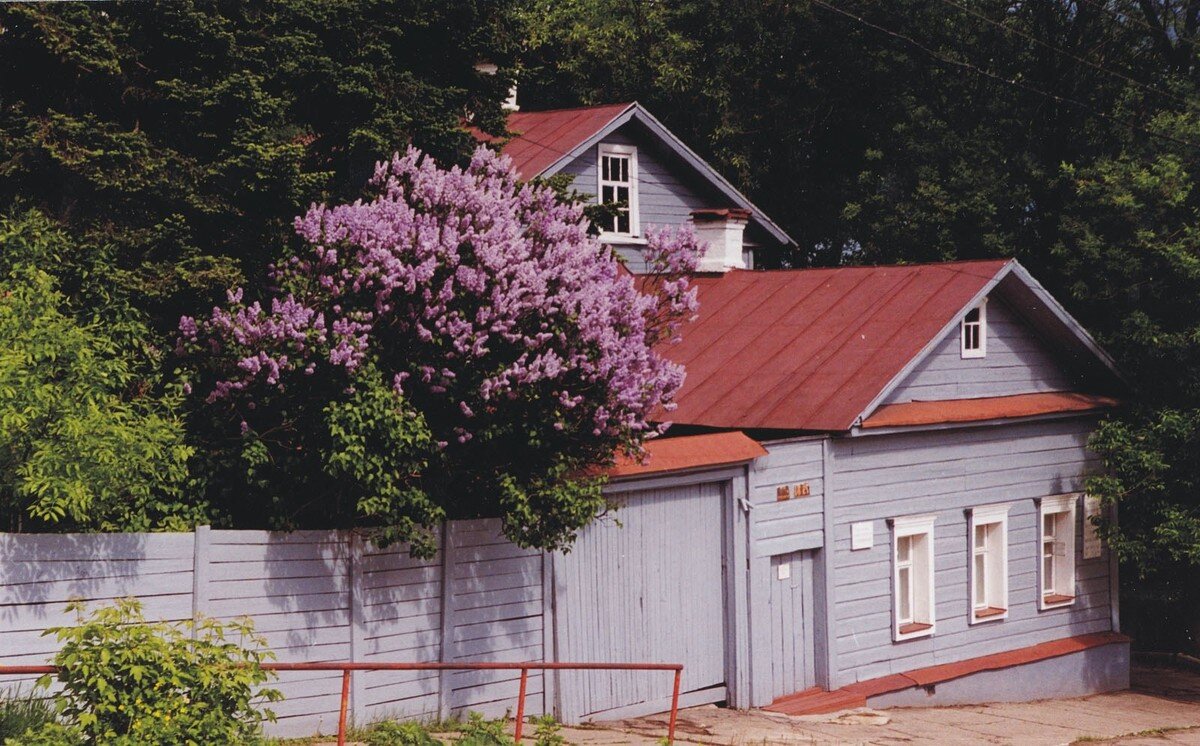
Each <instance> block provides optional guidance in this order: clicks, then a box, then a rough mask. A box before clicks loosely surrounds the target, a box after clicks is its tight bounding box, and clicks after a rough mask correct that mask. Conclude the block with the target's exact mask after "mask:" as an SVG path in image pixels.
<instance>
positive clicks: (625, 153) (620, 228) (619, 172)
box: [596, 143, 640, 236]
mask: <svg viewBox="0 0 1200 746" xmlns="http://www.w3.org/2000/svg"><path fill="white" fill-rule="evenodd" d="M599 152H600V162H599V163H598V164H597V166H598V168H597V171H598V173H599V177H600V182H599V189H598V190H597V192H596V194H597V195H598V201H599V203H600V204H601V205H614V209H615V211H616V212H615V214H614V215H613V216H612V217H609V218H605V219H604V224H603V225H601V226H600V228H601V231H602V233H607V234H612V235H619V236H636V235H639V233H640V226H639V225H638V189H637V148H635V147H633V146H632V145H612V144H608V143H601V145H600V147H599Z"/></svg>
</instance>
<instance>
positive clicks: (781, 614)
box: [770, 552, 816, 697]
mask: <svg viewBox="0 0 1200 746" xmlns="http://www.w3.org/2000/svg"><path fill="white" fill-rule="evenodd" d="M781 568H786V571H785V572H782V573H781V572H780V570H781ZM812 568H813V558H812V552H793V553H791V554H780V555H776V556H774V557H772V558H771V596H770V620H771V696H772V697H782V696H784V695H787V694H793V693H795V692H799V691H802V690H804V689H808V688H809V687H812V686H815V685H816V677H815V675H814V669H813V664H814V655H813V573H812ZM781 574H783V575H787V577H782V578H781V577H780V575H781Z"/></svg>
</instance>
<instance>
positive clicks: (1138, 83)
mask: <svg viewBox="0 0 1200 746" xmlns="http://www.w3.org/2000/svg"><path fill="white" fill-rule="evenodd" d="M942 2H943V3H945V4H946V5H949V6H951V7H954V8H957V9H958V10H961V11H962V12H964V13H970V14H971V15H973V16H975V17H976V18H978V19H980V20H981V21H983V22H985V23H990V24H991V25H993V26H995V27H996V28H999V29H1001V30H1003V31H1005V32H1006V33H1009V34H1016V35H1017V36H1020V37H1023V38H1025V39H1028V40H1029V41H1032V42H1033V43H1034V44H1038V45H1040V46H1043V47H1045V48H1046V49H1049V50H1052V51H1054V52H1057V53H1058V54H1061V55H1063V56H1064V57H1070V58H1071V59H1073V60H1075V61H1076V62H1079V63H1082V64H1084V65H1087V66H1088V67H1091V68H1093V69H1096V70H1099V71H1100V72H1102V73H1106V74H1108V75H1112V76H1114V77H1117V78H1120V79H1121V80H1124V81H1125V82H1127V83H1131V84H1133V85H1135V86H1137V87H1139V88H1142V89H1144V90H1147V91H1150V92H1151V93H1157V94H1159V95H1160V96H1166V97H1167V98H1170V99H1174V100H1175V101H1178V102H1180V103H1182V104H1184V105H1188V104H1189V103H1190V102H1189V101H1188V100H1187V99H1185V98H1183V97H1182V96H1177V95H1175V94H1174V93H1171V92H1170V91H1164V90H1163V89H1161V88H1156V87H1154V86H1152V85H1150V84H1148V83H1143V82H1142V81H1140V80H1137V79H1136V78H1131V77H1129V76H1128V75H1125V74H1124V73H1120V72H1117V71H1116V70H1109V69H1108V68H1107V67H1104V66H1103V65H1101V64H1098V63H1096V62H1092V61H1091V60H1089V59H1087V58H1084V57H1080V56H1078V55H1076V54H1073V53H1071V52H1068V51H1067V50H1065V49H1062V48H1060V47H1056V46H1054V45H1053V44H1051V43H1049V42H1047V41H1043V40H1042V39H1039V38H1038V37H1036V36H1034V35H1033V34H1030V33H1027V32H1025V31H1022V30H1021V29H1016V28H1013V27H1011V26H1009V25H1007V24H1004V23H1000V22H999V21H996V20H994V19H992V18H989V17H988V16H987V15H985V14H983V13H980V12H979V11H977V10H975V9H974V8H968V7H965V6H963V5H959V4H958V3H956V2H954V0H942Z"/></svg>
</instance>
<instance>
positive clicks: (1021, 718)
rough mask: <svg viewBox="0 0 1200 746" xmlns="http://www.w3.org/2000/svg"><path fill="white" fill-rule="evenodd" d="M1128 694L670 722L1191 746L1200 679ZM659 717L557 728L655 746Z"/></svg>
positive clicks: (1140, 680) (800, 737)
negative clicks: (581, 726) (587, 726)
mask: <svg viewBox="0 0 1200 746" xmlns="http://www.w3.org/2000/svg"><path fill="white" fill-rule="evenodd" d="M1132 683H1133V686H1132V688H1131V689H1130V690H1129V691H1125V692H1115V693H1112V694H1096V695H1092V696H1090V697H1081V698H1078V699H1060V700H1044V701H1040V702H1025V703H1019V704H992V705H973V706H959V707H927V708H926V707H922V708H897V709H891V710H878V711H877V710H853V711H850V712H845V713H840V714H834V715H812V716H806V717H788V716H786V715H775V714H772V713H766V712H763V711H761V710H753V711H742V712H739V711H734V710H726V709H722V708H719V707H715V706H709V707H694V708H691V709H688V710H684V711H682V712H681V713H680V720H679V729H678V733H677V741H678V742H679V743H699V744H730V745H732V744H739V745H740V744H746V745H749V744H755V745H756V746H767V745H768V744H833V743H837V744H843V743H850V744H899V743H913V744H917V743H939V744H942V743H972V744H974V743H985V744H986V743H995V744H1000V743H1020V744H1069V743H1073V742H1075V741H1079V740H1081V739H1082V740H1084V741H1087V742H1093V743H1094V742H1104V743H1114V744H1121V745H1122V746H1133V745H1134V744H1137V745H1138V746H1142V745H1148V744H1158V745H1163V744H1185V743H1186V744H1198V745H1200V675H1197V674H1195V673H1190V672H1185V671H1179V670H1176V669H1167V668H1140V667H1139V668H1135V669H1134V673H1133V682H1132ZM666 726H667V719H666V717H665V716H654V717H649V718H639V719H636V720H627V721H621V722H615V723H605V724H603V725H600V726H596V727H592V728H564V729H563V732H562V735H563V736H564V737H565V738H566V739H567V741H568V742H569V743H579V744H596V745H599V744H647V745H649V744H657V743H659V742H660V739H661V738H662V737H663V736H664V735H665V734H666Z"/></svg>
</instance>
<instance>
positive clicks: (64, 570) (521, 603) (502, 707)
mask: <svg viewBox="0 0 1200 746" xmlns="http://www.w3.org/2000/svg"><path fill="white" fill-rule="evenodd" d="M449 536H450V537H451V547H452V549H451V551H450V552H449V554H448V555H447V554H445V553H442V552H439V554H438V556H437V557H435V558H433V559H432V560H414V559H412V558H411V557H409V556H408V554H407V553H406V552H405V551H404V550H403V548H402V547H391V548H388V549H384V550H379V549H375V548H374V547H371V546H369V545H368V546H364V545H363V543H362V542H360V541H358V540H357V539H353V538H351V537H350V536H348V535H347V534H345V533H340V532H333V531H298V532H294V533H291V534H280V533H270V532H265V531H210V530H208V529H205V528H202V529H199V530H198V531H197V532H196V533H195V534H191V533H188V534H116V535H112V534H62V535H27V534H0V659H2V660H3V661H4V662H5V663H12V664H19V663H28V664H41V663H46V662H48V661H49V659H50V658H51V657H52V656H53V654H54V652H55V650H56V649H57V645H56V643H55V641H54V640H53V639H52V638H46V637H42V636H41V632H42V631H43V630H44V629H46V628H47V627H52V626H56V625H60V624H71V623H73V622H74V618H73V617H71V616H70V615H68V614H67V613H66V612H65V609H64V607H65V606H66V602H67V601H68V600H69V599H71V598H83V599H86V600H88V601H89V602H94V603H95V604H97V605H98V604H103V603H105V602H107V601H111V600H112V599H113V598H117V597H121V596H137V597H138V598H139V599H141V600H142V602H143V604H144V606H145V614H146V617H147V618H148V619H152V620H158V619H168V620H180V619H187V618H190V617H191V616H192V615H193V613H202V614H205V615H207V616H212V617H216V618H220V619H232V618H234V617H241V616H250V617H251V618H252V619H253V620H254V622H255V629H256V630H257V631H259V632H260V633H262V634H263V636H264V637H265V638H266V640H267V644H268V646H269V647H270V648H271V649H272V650H273V651H274V652H275V653H276V655H277V656H278V660H279V661H281V662H286V661H305V660H308V661H312V660H341V661H344V660H365V661H437V660H441V659H442V658H443V657H444V659H445V660H450V661H454V660H466V659H473V660H495V661H521V660H540V659H542V657H543V642H542V641H543V633H544V630H543V599H542V582H543V578H542V554H541V553H540V552H537V551H530V550H524V549H520V548H518V547H516V546H514V545H513V544H511V543H509V542H508V541H507V540H505V539H503V538H502V537H501V536H500V533H499V522H498V521H494V520H492V521H461V522H455V523H453V524H451V528H450V529H449ZM444 568H450V572H449V573H444ZM446 575H448V576H449V579H448V581H446V580H444V578H445V577H446ZM517 677H518V674H517V673H508V672H483V673H451V674H439V673H436V672H366V673H362V672H360V673H356V674H355V675H354V678H353V686H354V688H353V697H352V707H353V712H354V715H355V718H356V720H357V721H358V722H360V723H363V722H370V721H372V720H378V719H382V718H384V717H423V718H436V717H438V716H439V715H447V714H459V713H461V712H462V711H464V710H466V709H471V710H475V711H478V712H482V713H484V714H487V715H489V716H499V715H503V714H504V712H505V711H506V710H509V709H511V708H512V707H513V706H514V704H515V702H516V697H517V690H518V681H517ZM33 678H35V677H24V678H23V679H22V678H15V679H10V680H8V681H5V682H0V686H3V685H6V684H9V683H14V682H16V681H21V682H23V683H25V684H26V685H28V684H29V683H31V681H32V679H33ZM276 686H277V688H278V689H280V690H281V691H282V692H283V693H284V695H285V696H286V699H284V700H283V701H282V702H279V703H277V704H275V705H273V706H272V709H273V710H274V711H275V712H276V714H277V715H278V716H279V722H277V723H276V724H274V725H269V726H268V732H269V733H271V734H274V735H280V736H303V735H310V734H313V733H315V732H318V731H320V732H324V733H330V732H332V731H334V730H336V728H337V713H338V705H339V701H340V692H341V675H340V674H339V673H336V672H334V673H326V672H285V673H281V674H280V676H279V680H278V683H277V685H276ZM543 689H544V687H543V686H542V676H541V674H540V673H531V675H530V679H529V688H528V698H527V700H526V710H527V711H528V712H530V713H531V714H537V713H541V712H543V711H544V709H545V702H544V698H543Z"/></svg>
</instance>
